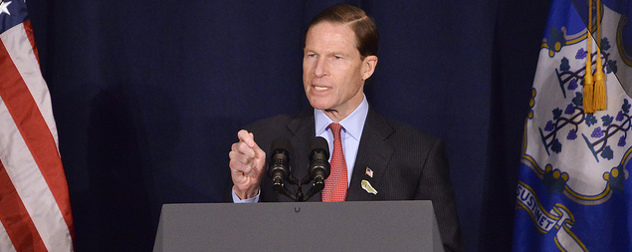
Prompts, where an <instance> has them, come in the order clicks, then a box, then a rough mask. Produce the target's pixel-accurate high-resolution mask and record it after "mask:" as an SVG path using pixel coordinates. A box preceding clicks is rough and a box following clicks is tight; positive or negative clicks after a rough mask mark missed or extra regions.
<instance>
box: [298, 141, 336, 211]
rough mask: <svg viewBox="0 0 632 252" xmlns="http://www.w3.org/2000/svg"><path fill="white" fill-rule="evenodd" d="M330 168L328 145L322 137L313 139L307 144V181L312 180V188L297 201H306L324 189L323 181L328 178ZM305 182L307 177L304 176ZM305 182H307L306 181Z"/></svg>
mask: <svg viewBox="0 0 632 252" xmlns="http://www.w3.org/2000/svg"><path fill="white" fill-rule="evenodd" d="M330 171H331V167H330V166H329V145H328V144H327V140H325V139H324V138H322V137H315V138H314V139H312V141H311V142H310V144H309V166H308V168H307V173H308V176H309V180H308V181H310V180H313V181H314V182H313V183H312V188H310V189H309V191H308V192H307V194H306V195H305V198H302V197H299V201H307V200H308V199H309V198H311V197H312V196H314V194H316V193H318V192H320V191H321V190H323V188H325V179H326V178H327V177H329V172H330ZM305 178H306V179H305V180H307V178H308V177H307V176H305ZM306 182H307V181H306Z"/></svg>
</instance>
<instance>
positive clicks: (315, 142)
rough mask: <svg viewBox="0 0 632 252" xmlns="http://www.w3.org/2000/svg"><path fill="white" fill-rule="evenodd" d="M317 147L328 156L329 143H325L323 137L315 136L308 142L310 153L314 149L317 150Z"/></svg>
mask: <svg viewBox="0 0 632 252" xmlns="http://www.w3.org/2000/svg"><path fill="white" fill-rule="evenodd" d="M318 149H321V150H324V151H325V153H327V158H329V144H327V140H325V138H322V137H315V138H314V139H312V141H311V142H310V143H309V152H310V153H311V152H313V151H315V150H318Z"/></svg>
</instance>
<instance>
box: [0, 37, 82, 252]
mask: <svg viewBox="0 0 632 252" xmlns="http://www.w3.org/2000/svg"><path fill="white" fill-rule="evenodd" d="M0 40H1V43H0V69H2V70H3V71H2V75H0V97H2V100H3V101H4V104H5V105H6V108H5V107H3V108H4V109H6V111H0V116H1V117H0V122H2V125H3V128H2V132H0V134H3V135H2V136H0V140H2V142H0V146H3V148H2V150H1V151H2V153H0V159H2V161H3V163H4V164H5V168H6V171H7V174H8V177H9V178H10V179H11V181H12V182H13V184H14V185H15V189H16V191H17V193H18V194H19V195H20V198H21V199H22V200H23V201H24V205H25V208H26V209H27V211H28V213H29V214H30V216H31V218H33V223H34V224H35V226H36V227H37V230H38V231H39V234H40V235H41V236H42V239H43V242H44V244H46V247H47V248H48V249H49V250H51V251H70V250H72V242H71V240H72V238H71V234H72V216H71V212H70V203H69V199H68V188H67V185H66V179H65V175H64V173H63V167H62V164H61V158H60V157H59V152H58V150H57V143H56V139H55V137H56V134H54V133H53V132H56V129H55V127H54V120H53V119H52V113H45V114H44V115H43V114H41V113H40V111H50V112H52V109H51V108H50V98H49V94H48V90H47V88H46V83H45V82H44V81H43V78H42V77H41V73H40V72H39V67H38V66H37V60H36V58H35V56H34V54H33V52H32V50H31V42H30V41H29V40H28V37H27V35H26V30H25V29H24V27H23V26H22V25H19V26H16V27H13V28H11V29H10V30H8V31H6V32H4V33H3V34H1V35H0ZM29 61H30V63H29ZM13 62H15V65H13ZM38 104H43V107H44V108H42V107H38ZM7 111H8V112H9V113H7ZM9 114H10V115H9ZM47 119H48V120H47ZM4 125H7V127H4ZM52 130H54V131H52ZM62 213H63V214H62ZM60 230H63V231H61V232H60Z"/></svg>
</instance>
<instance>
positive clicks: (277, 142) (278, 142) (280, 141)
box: [270, 138, 292, 152]
mask: <svg viewBox="0 0 632 252" xmlns="http://www.w3.org/2000/svg"><path fill="white" fill-rule="evenodd" d="M270 149H271V150H272V151H276V150H279V149H281V150H284V151H285V152H291V151H292V143H290V141H289V140H287V138H277V139H274V141H273V142H272V145H271V148H270Z"/></svg>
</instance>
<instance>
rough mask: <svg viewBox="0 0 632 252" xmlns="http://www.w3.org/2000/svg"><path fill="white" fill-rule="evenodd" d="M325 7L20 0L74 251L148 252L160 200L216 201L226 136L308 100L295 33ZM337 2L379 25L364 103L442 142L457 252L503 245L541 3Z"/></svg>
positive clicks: (299, 36) (225, 172)
mask: <svg viewBox="0 0 632 252" xmlns="http://www.w3.org/2000/svg"><path fill="white" fill-rule="evenodd" d="M336 2H337V1H315V0H314V1H295V0H292V1H289V0H288V1H208V0H193V1H146V0H136V1H123V2H121V1H114V2H113V1H102V0H92V1H77V0H64V1H59V0H57V1H55V0H49V1H44V0H30V1H28V7H29V10H30V17H31V19H32V22H33V27H34V29H35V39H36V42H37V44H38V47H39V53H40V54H39V55H40V62H41V66H42V70H43V73H44V77H45V78H46V80H47V81H48V85H49V87H50V90H51V95H52V99H53V109H54V113H55V117H56V120H57V126H58V128H59V139H60V151H61V155H62V159H63V162H64V166H65V170H66V175H67V178H68V184H69V188H70V197H71V202H72V210H73V215H74V220H75V228H76V250H77V251H150V250H151V248H152V246H153V242H154V235H155V232H156V228H157V224H158V217H159V214H160V207H161V205H162V204H164V203H175V202H219V201H220V200H221V196H222V193H223V191H224V190H225V189H226V186H227V183H228V182H229V169H228V151H229V149H230V145H231V144H232V143H233V142H234V141H235V140H236V139H237V138H236V133H237V131H238V130H239V129H240V128H241V127H242V126H244V125H246V124H248V123H250V122H253V121H255V120H258V119H262V118H265V117H268V116H272V115H276V114H280V113H294V112H296V111H299V110H300V109H301V108H304V107H305V106H308V105H309V104H308V103H307V101H306V99H305V98H304V93H303V90H302V81H301V71H302V67H301V63H302V40H303V32H304V29H305V25H306V24H307V22H309V20H310V19H311V18H312V17H313V16H314V15H315V14H316V13H318V12H319V11H320V10H322V9H324V8H325V7H327V6H329V5H331V4H334V3H336ZM347 3H350V4H353V5H356V6H359V7H361V8H363V9H364V10H366V11H367V12H368V13H369V14H370V15H372V16H373V17H374V18H375V20H376V22H377V24H378V28H379V30H380V35H381V45H380V53H379V55H378V57H379V63H378V66H377V71H376V73H375V75H374V77H373V78H372V80H371V81H370V83H369V84H368V86H367V89H366V94H367V97H368V99H369V102H370V103H372V104H373V105H374V107H375V108H376V110H378V111H379V112H381V113H383V114H386V115H388V116H390V117H391V118H394V119H397V120H401V121H405V122H408V123H410V124H412V125H414V126H416V127H418V128H420V129H422V130H425V131H427V132H429V133H431V134H433V135H435V136H438V137H440V138H442V139H444V140H445V141H446V143H447V149H448V156H449V162H450V168H451V176H452V181H453V183H454V185H455V190H456V195H457V204H458V213H459V217H460V221H461V224H462V229H463V235H464V241H465V246H466V248H467V251H507V250H510V248H511V237H512V232H513V230H512V228H513V226H512V225H513V215H514V207H515V193H516V181H517V172H518V167H519V161H520V148H521V142H522V134H523V123H524V119H525V116H526V113H527V111H528V101H529V98H530V90H531V86H532V81H533V75H534V71H535V66H536V61H537V55H538V51H539V46H540V44H541V38H542V34H543V29H544V25H545V22H546V15H547V13H548V6H549V1H545V0H540V1H519V0H507V1H499V0H476V1H465V0H448V1H418V0H410V1H377V0H375V1H368V0H367V1H347ZM402 148H415V147H414V146H402Z"/></svg>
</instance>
